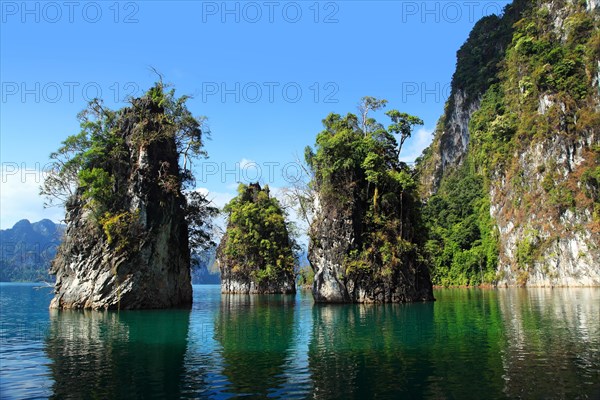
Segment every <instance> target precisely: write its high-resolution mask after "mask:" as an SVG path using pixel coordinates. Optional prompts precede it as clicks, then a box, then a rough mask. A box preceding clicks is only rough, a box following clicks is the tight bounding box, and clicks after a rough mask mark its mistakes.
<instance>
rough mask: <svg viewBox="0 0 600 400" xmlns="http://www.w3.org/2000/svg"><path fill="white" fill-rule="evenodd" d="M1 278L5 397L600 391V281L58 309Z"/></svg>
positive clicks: (213, 293) (0, 367) (210, 291)
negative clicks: (412, 300) (354, 299)
mask: <svg viewBox="0 0 600 400" xmlns="http://www.w3.org/2000/svg"><path fill="white" fill-rule="evenodd" d="M36 286H39V285H34V284H0V397H2V398H6V399H13V398H14V399H25V398H60V399H63V398H72V399H113V398H116V399H118V398H123V399H136V398H231V397H241V396H248V397H249V398H265V397H270V398H286V399H287V398H318V399H321V398H322V399H328V398H341V399H353V398H354V399H363V398H411V399H413V398H414V399H417V398H430V399H469V398H477V399H494V398H531V399H540V398H566V399H575V398H599V397H600V289H598V288H595V289H589V288H588V289H528V290H525V289H501V290H467V289H455V290H437V291H436V292H435V296H436V298H437V299H438V300H437V301H436V302H435V303H428V304H411V305H314V304H313V302H312V297H311V295H310V293H307V292H302V293H298V294H297V295H296V296H243V295H228V296H226V295H223V296H221V294H220V292H219V287H218V286H195V287H194V305H193V308H192V309H191V310H170V311H127V312H123V311H122V312H120V313H119V312H50V311H48V304H49V301H50V298H51V296H52V293H51V292H52V291H51V289H49V288H36Z"/></svg>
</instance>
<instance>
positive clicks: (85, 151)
mask: <svg viewBox="0 0 600 400" xmlns="http://www.w3.org/2000/svg"><path fill="white" fill-rule="evenodd" d="M187 100H188V97H187V96H182V97H176V96H175V91H174V90H169V91H167V90H166V88H165V86H164V85H163V83H162V82H159V83H157V84H155V86H153V87H152V88H151V89H150V90H149V91H148V92H147V93H146V94H145V95H144V96H142V97H141V98H139V99H132V101H131V105H130V106H129V107H125V108H123V109H121V110H118V111H113V110H109V109H107V108H106V107H104V106H103V104H102V101H101V100H98V99H95V100H93V101H91V102H90V104H89V106H88V108H87V109H85V110H84V111H82V112H81V113H80V114H79V115H78V118H79V121H80V126H81V132H80V133H79V134H77V135H73V136H69V137H68V138H67V139H66V140H65V141H64V142H63V143H62V146H61V147H60V148H59V149H58V151H56V152H54V153H52V154H51V155H50V158H51V160H52V166H53V168H52V171H51V173H50V174H48V176H47V178H46V180H45V182H44V184H43V186H42V188H41V194H43V195H45V196H46V197H47V199H48V203H49V204H53V203H55V202H59V203H64V204H65V205H66V206H67V209H69V208H70V207H73V206H78V205H82V206H84V207H86V208H87V209H88V210H89V211H91V213H92V215H93V216H94V217H95V219H96V221H97V222H98V225H99V228H101V229H102V231H103V232H104V233H105V235H106V237H107V239H108V242H109V243H110V244H113V243H114V244H115V245H116V246H117V247H118V248H119V249H125V248H126V247H127V246H126V245H125V244H126V243H129V241H130V240H129V239H131V238H132V237H134V236H135V235H136V234H137V233H136V232H137V231H138V228H139V227H138V226H137V225H138V224H137V219H138V217H139V216H138V215H137V214H136V213H131V212H130V211H129V209H128V208H129V206H128V204H129V198H128V196H129V195H128V194H127V188H128V186H129V180H130V179H132V177H134V176H135V174H136V171H137V170H138V169H139V168H140V165H138V164H137V163H138V160H137V156H138V155H139V152H141V151H146V152H147V154H146V156H147V157H152V158H156V159H157V160H152V161H156V163H157V164H158V169H157V170H156V171H152V174H156V175H155V176H152V177H150V179H151V181H152V182H154V180H156V183H157V184H158V188H159V190H154V191H153V192H152V193H147V195H148V196H151V197H153V198H156V199H158V203H159V204H160V203H161V202H162V200H161V199H164V198H166V196H170V195H173V196H175V197H176V198H180V199H182V200H181V204H182V207H185V208H186V209H187V210H186V214H187V221H188V224H189V225H190V239H191V241H192V245H193V246H194V247H198V248H202V247H203V246H210V245H214V243H212V241H211V240H210V239H209V237H208V235H207V233H206V232H207V230H210V222H209V218H210V217H212V216H214V215H215V213H216V210H215V208H214V207H210V206H209V205H208V201H207V200H206V199H205V198H204V196H201V195H200V194H193V193H192V195H191V197H190V201H189V203H187V204H186V201H185V197H184V196H183V193H182V190H183V188H184V187H185V186H186V185H189V184H192V183H193V176H192V174H191V171H190V168H191V161H190V160H191V159H192V158H195V157H204V156H205V152H204V151H203V150H202V134H203V131H202V124H203V122H204V117H201V118H195V117H193V116H192V114H191V112H190V111H189V110H188V109H187V107H186V101H187ZM206 133H207V132H204V134H206ZM172 150H174V151H175V152H176V153H177V154H178V156H179V157H181V158H182V159H183V168H180V167H179V160H177V159H173V157H172V155H171V154H172ZM78 202H81V204H76V203H78Z"/></svg>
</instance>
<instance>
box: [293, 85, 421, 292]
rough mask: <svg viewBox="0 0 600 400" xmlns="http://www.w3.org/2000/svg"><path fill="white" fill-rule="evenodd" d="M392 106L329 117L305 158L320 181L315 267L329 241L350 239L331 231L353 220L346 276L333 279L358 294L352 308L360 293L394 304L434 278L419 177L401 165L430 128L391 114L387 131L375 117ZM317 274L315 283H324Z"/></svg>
mask: <svg viewBox="0 0 600 400" xmlns="http://www.w3.org/2000/svg"><path fill="white" fill-rule="evenodd" d="M386 103H387V102H386V101H385V100H377V99H374V98H372V97H365V98H363V102H362V104H361V107H360V111H361V114H362V115H361V117H362V118H361V120H359V118H358V117H357V116H356V115H354V114H347V115H346V116H341V115H339V114H330V115H328V116H327V118H325V119H324V120H323V125H324V127H325V129H324V130H323V131H322V132H321V133H319V135H318V136H317V140H316V147H315V150H313V149H311V148H307V149H306V152H305V154H306V162H307V164H308V166H309V168H310V170H311V171H312V173H313V174H314V178H313V182H312V183H311V185H312V187H313V188H314V190H316V192H317V193H318V199H319V207H320V208H321V210H318V212H317V218H316V220H315V221H314V222H313V224H312V227H311V232H310V233H311V238H310V239H311V248H310V249H309V259H311V263H312V264H313V268H314V267H315V262H316V260H315V258H316V257H317V256H316V254H317V253H318V252H319V251H321V250H323V251H325V252H327V251H329V250H331V249H324V248H323V243H322V241H323V238H322V236H323V235H326V236H329V238H336V237H337V238H338V240H339V241H346V240H348V238H347V237H344V236H345V235H346V233H344V232H341V230H343V229H344V228H340V227H337V228H335V227H333V226H330V227H328V226H329V225H328V224H330V223H331V222H333V223H334V224H335V222H334V221H343V220H347V221H349V222H348V223H349V224H351V225H352V227H351V229H350V230H351V232H350V233H348V234H349V235H350V236H351V237H352V243H344V245H343V246H346V245H348V248H347V251H346V252H345V254H342V257H343V261H342V264H343V265H342V270H341V271H337V274H338V276H336V277H334V278H333V279H338V280H340V281H342V282H344V285H345V286H346V288H347V289H348V287H349V286H351V287H352V289H350V290H349V291H350V292H353V293H348V296H349V300H351V301H357V300H358V299H357V298H356V297H357V296H359V294H358V292H359V291H360V290H365V291H366V292H368V293H369V294H368V297H369V298H370V300H369V301H394V300H392V297H393V293H394V292H395V291H396V289H397V288H398V287H401V286H404V285H406V286H407V287H408V286H411V285H413V284H414V282H412V279H411V277H415V276H420V275H423V276H427V270H426V267H425V265H424V263H423V253H422V243H423V239H424V238H423V236H422V232H423V231H422V225H421V219H420V200H419V198H418V195H417V190H416V189H417V184H416V181H415V179H414V171H412V170H411V168H410V167H409V166H408V165H407V164H405V163H403V162H400V161H399V159H398V157H399V154H400V151H401V149H402V144H403V143H404V141H405V140H406V139H407V138H408V137H410V135H411V133H412V130H413V128H414V126H417V125H421V124H422V123H423V122H422V121H421V120H420V119H419V118H417V117H414V116H411V115H408V114H405V113H401V112H399V111H397V110H390V111H388V112H387V113H386V115H387V116H388V117H390V119H391V124H390V125H389V126H388V127H387V128H385V127H384V126H383V125H382V124H381V123H379V122H377V121H376V120H375V119H374V118H371V117H369V115H368V113H369V111H377V110H378V109H381V108H383V107H384V106H385V105H386ZM397 138H398V139H397ZM338 228H339V229H341V230H340V231H337V230H336V229H338ZM339 229H338V230H339ZM338 236H339V237H338ZM332 240H334V239H332ZM327 246H329V245H327ZM311 249H312V251H311ZM318 249H320V250H318ZM337 251H344V248H343V247H342V248H341V250H337ZM311 253H312V254H311ZM321 267H323V268H327V267H325V266H321ZM319 268H320V267H319ZM316 272H317V273H316V279H322V278H320V277H321V274H319V272H318V271H316ZM416 280H417V281H418V280H419V279H416ZM426 280H427V281H428V280H429V278H428V277H426ZM319 285H320V283H319V282H315V290H319V287H320V286H319ZM384 288H387V289H384ZM386 291H387V293H386V294H385V295H384V294H382V293H383V292H386ZM377 293H381V294H382V295H381V296H380V295H379V294H377ZM344 297H346V296H344ZM400 297H401V296H400ZM400 297H398V299H397V300H396V301H410V296H407V298H403V299H402V300H401V299H400ZM362 301H366V299H362Z"/></svg>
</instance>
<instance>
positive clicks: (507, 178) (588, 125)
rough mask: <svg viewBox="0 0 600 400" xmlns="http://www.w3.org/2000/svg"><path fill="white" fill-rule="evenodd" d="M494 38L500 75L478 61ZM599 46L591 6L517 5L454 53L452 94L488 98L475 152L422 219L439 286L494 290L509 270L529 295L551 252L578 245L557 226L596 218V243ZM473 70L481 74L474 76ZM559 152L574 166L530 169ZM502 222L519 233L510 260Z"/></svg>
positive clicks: (447, 179) (548, 163) (477, 120)
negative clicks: (568, 218) (568, 243)
mask: <svg viewBox="0 0 600 400" xmlns="http://www.w3.org/2000/svg"><path fill="white" fill-rule="evenodd" d="M489 18H492V17H488V19H489ZM561 19H562V20H561ZM492 20H493V21H495V22H493V21H492ZM492 22H493V23H492ZM491 23H492V25H491V26H488V25H490V24H491ZM485 26H488V28H489V29H488V30H484V29H483V28H484V27H485ZM490 36H493V37H497V38H498V40H497V42H496V44H495V45H496V46H497V45H501V46H502V47H504V48H502V49H497V50H494V52H493V54H494V57H491V58H490V60H493V62H494V64H493V65H492V64H487V66H485V65H484V64H481V54H482V53H485V52H486V48H487V47H486V46H489V42H487V40H486V38H488V37H490ZM486 43H488V44H486ZM599 44H600V29H599V22H598V18H595V17H594V15H593V12H589V11H586V4H585V2H573V3H572V4H567V3H565V2H543V1H535V2H526V1H515V2H514V3H513V4H512V5H509V6H507V8H506V9H505V13H504V15H503V16H502V17H501V18H496V17H493V18H492V19H489V20H486V19H484V20H482V21H480V22H479V23H478V24H477V26H476V27H475V29H474V30H473V32H472V34H471V37H470V38H469V41H468V42H467V44H465V46H463V48H462V49H461V51H459V53H458V56H459V59H458V64H457V72H456V73H455V75H454V78H453V83H452V86H453V94H454V93H455V92H454V90H455V89H459V88H462V89H464V90H465V91H466V92H467V96H468V97H470V98H471V99H474V98H479V99H480V106H479V109H478V110H477V111H476V112H475V113H474V114H473V115H472V118H471V119H470V121H469V133H470V142H469V146H468V150H467V153H466V156H465V157H464V159H463V161H462V164H461V165H454V166H453V168H451V169H449V170H448V171H446V172H445V174H444V176H443V178H442V180H441V181H440V184H439V187H438V188H436V189H437V191H435V192H436V193H435V194H434V195H433V196H431V197H430V198H429V199H427V205H426V206H425V210H424V215H425V221H426V225H427V227H428V232H429V241H428V244H427V250H428V256H429V258H430V261H431V263H432V266H433V273H432V275H433V279H434V283H436V284H442V285H464V284H469V285H473V284H480V283H495V282H496V281H497V280H498V279H499V278H501V276H499V275H498V274H496V272H497V270H498V267H499V264H500V263H504V264H508V265H512V269H513V273H514V275H515V276H516V277H517V279H516V280H517V281H518V283H519V284H525V283H526V282H527V277H528V271H530V270H531V269H532V268H533V267H534V264H536V262H538V261H540V262H543V261H544V260H543V257H544V251H545V250H546V249H548V248H549V246H551V245H552V243H556V242H557V239H558V238H560V237H567V236H569V235H571V233H570V232H571V231H572V228H569V227H568V225H569V224H566V223H565V222H564V221H563V220H561V218H563V216H564V215H565V213H566V212H567V211H569V212H570V213H571V215H575V218H578V219H579V220H585V219H586V217H585V215H586V213H587V212H588V211H587V210H589V211H590V212H591V214H592V215H593V220H592V221H590V222H588V223H587V226H586V230H587V231H589V232H591V234H592V235H595V237H596V239H595V240H597V234H598V231H599V229H598V226H599V225H598V222H599V221H598V215H599V214H598V210H599V209H600V206H599V205H598V196H596V193H597V192H598V179H596V178H594V177H595V176H597V169H598V160H599V159H598V156H597V154H598V150H597V149H598V144H597V143H594V140H595V141H597V140H598V138H597V134H598V126H600V113H599V112H598V109H597V99H598V92H597V90H596V89H595V88H594V82H596V85H597V79H598V78H597V74H598V63H597V60H598V59H599V58H600V46H599ZM498 55H501V56H502V57H497V56H498ZM471 65H475V66H476V65H482V68H480V69H479V70H478V73H477V74H475V75H469V74H467V73H465V72H468V71H471V70H472V68H471V67H469V66H471ZM453 98H454V97H451V100H450V101H449V103H448V105H447V109H446V110H447V114H446V117H445V118H442V120H441V121H440V124H441V125H440V126H439V127H438V136H437V137H436V139H434V143H433V145H432V146H431V147H430V148H429V149H428V150H426V151H425V152H424V156H423V157H422V159H420V160H419V164H420V165H419V169H420V172H421V174H422V176H425V175H426V174H429V173H431V169H430V165H429V162H430V160H431V158H432V152H434V151H436V149H438V151H439V137H440V136H441V135H442V133H443V132H444V130H445V129H446V127H445V125H444V124H446V122H447V121H448V119H449V113H451V112H452V108H453V107H454V104H453V100H452V99H453ZM594 132H595V133H594ZM595 135H596V136H595ZM594 137H595V139H594ZM586 138H587V139H586ZM589 140H591V141H592V142H591V143H590V142H589ZM553 146H554V147H556V148H558V146H562V147H564V148H565V149H567V150H566V152H567V155H566V158H565V159H563V160H558V159H556V158H554V157H556V155H555V156H553V157H552V158H549V159H535V158H534V157H535V156H534V155H528V156H527V157H530V158H528V159H527V160H526V161H525V160H523V159H522V157H523V155H525V154H532V153H533V152H536V151H537V152H540V151H541V152H543V151H545V150H544V149H548V148H552V147H553ZM580 147H582V149H581V150H579V149H578V148H580ZM557 151H558V150H557ZM575 153H580V154H582V159H583V161H582V162H580V161H577V162H576V163H575V162H574V161H573V160H574V157H575ZM519 155H520V156H519ZM538 157H539V156H538ZM526 163H528V164H526ZM531 164H534V165H535V168H531ZM561 171H564V172H561ZM492 195H494V196H495V197H494V198H492ZM492 209H494V210H496V211H495V213H496V214H495V215H494V217H493V218H492V215H491V210H492ZM532 216H533V219H532ZM502 221H510V226H511V230H512V231H514V232H520V233H519V234H518V235H519V237H520V238H521V239H520V240H519V241H518V242H517V243H516V248H515V249H514V251H513V253H512V254H513V258H508V256H507V255H506V254H511V253H510V252H509V253H507V252H506V251H505V247H506V246H507V243H505V241H502V240H500V239H501V237H502V236H501V233H500V232H498V230H497V229H496V226H497V225H498V224H499V223H500V222H502ZM578 223H579V222H578ZM501 225H505V224H504V223H502V224H501ZM531 232H536V234H535V235H532V234H531ZM504 234H506V233H504ZM596 246H597V243H596ZM592 247H593V243H592Z"/></svg>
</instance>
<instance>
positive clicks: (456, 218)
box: [423, 165, 498, 286]
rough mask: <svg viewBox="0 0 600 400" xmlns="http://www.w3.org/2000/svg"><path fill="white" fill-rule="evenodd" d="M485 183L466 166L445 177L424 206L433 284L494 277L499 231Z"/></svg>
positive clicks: (478, 281) (466, 282)
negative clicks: (493, 221)
mask: <svg viewBox="0 0 600 400" xmlns="http://www.w3.org/2000/svg"><path fill="white" fill-rule="evenodd" d="M483 186H484V185H483V179H482V178H481V177H480V176H478V175H477V174H475V173H473V172H471V169H470V168H469V166H468V165H465V166H463V167H461V168H460V169H458V170H457V171H456V172H455V173H454V174H452V175H451V176H449V177H447V178H446V179H444V181H443V183H442V186H441V187H440V189H439V191H438V193H437V194H436V195H434V196H432V197H431V198H430V199H429V200H428V202H427V204H426V205H425V207H424V210H423V219H424V221H425V223H426V226H427V230H428V232H429V240H428V241H427V244H426V250H427V252H428V254H429V257H430V261H431V263H432V264H433V265H432V267H433V268H432V271H433V273H432V280H433V283H434V284H438V285H446V286H447V285H477V284H481V283H492V282H493V280H494V279H495V269H496V264H497V258H498V256H497V252H498V249H497V246H498V243H497V234H496V232H495V230H494V228H493V223H492V220H491V217H490V215H489V201H488V200H487V199H486V196H484V192H483Z"/></svg>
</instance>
